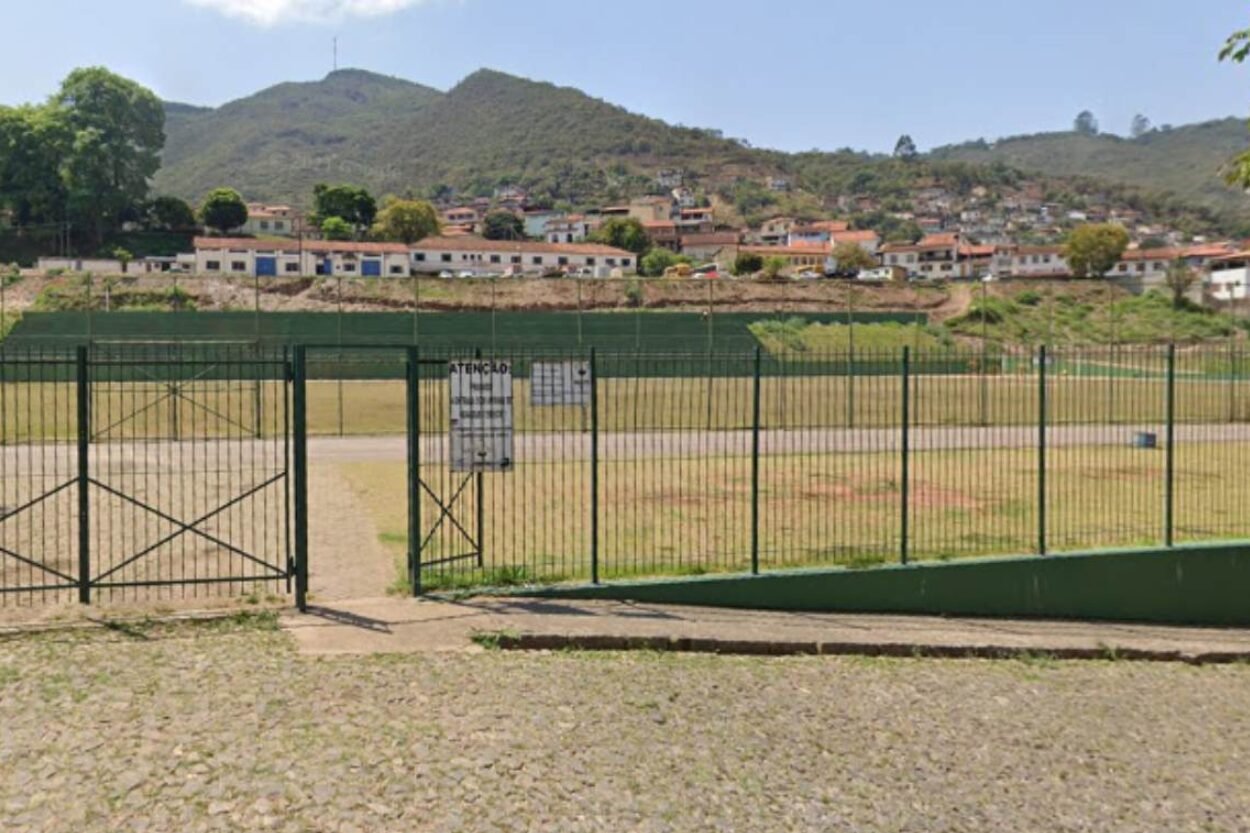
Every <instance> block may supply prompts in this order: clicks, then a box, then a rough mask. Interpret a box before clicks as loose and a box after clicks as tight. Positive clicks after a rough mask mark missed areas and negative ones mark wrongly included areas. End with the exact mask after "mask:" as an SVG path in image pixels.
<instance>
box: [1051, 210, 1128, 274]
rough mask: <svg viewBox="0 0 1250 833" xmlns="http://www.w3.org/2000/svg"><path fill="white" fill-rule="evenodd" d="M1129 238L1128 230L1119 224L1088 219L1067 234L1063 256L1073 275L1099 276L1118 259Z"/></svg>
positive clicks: (1109, 269) (1118, 260) (1117, 261)
mask: <svg viewBox="0 0 1250 833" xmlns="http://www.w3.org/2000/svg"><path fill="white" fill-rule="evenodd" d="M1128 241H1129V237H1128V232H1127V231H1125V230H1124V228H1123V227H1122V226H1117V225H1115V224H1114V223H1087V224H1086V225H1083V226H1077V227H1076V228H1074V229H1073V230H1072V231H1071V232H1070V233H1069V234H1068V239H1067V241H1066V242H1065V243H1064V246H1063V257H1064V259H1065V260H1066V261H1067V262H1068V268H1069V269H1071V270H1072V274H1073V275H1075V276H1076V277H1078V278H1085V277H1095V278H1101V277H1102V276H1103V275H1105V274H1107V272H1109V271H1111V268H1112V267H1113V266H1115V265H1116V264H1117V263H1119V262H1120V258H1121V257H1122V256H1123V255H1124V250H1125V249H1127V248H1128Z"/></svg>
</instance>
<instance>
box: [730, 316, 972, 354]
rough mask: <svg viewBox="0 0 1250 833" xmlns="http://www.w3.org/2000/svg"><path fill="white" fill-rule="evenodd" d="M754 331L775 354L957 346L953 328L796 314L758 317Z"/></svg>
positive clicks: (769, 350) (925, 348) (752, 328)
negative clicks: (827, 320) (816, 319)
mask: <svg viewBox="0 0 1250 833" xmlns="http://www.w3.org/2000/svg"><path fill="white" fill-rule="evenodd" d="M750 330H751V334H752V335H754V336H755V337H756V338H757V339H758V340H759V342H760V344H761V345H763V347H764V349H765V350H767V351H768V352H769V353H771V354H772V355H775V356H786V355H793V354H796V353H819V352H838V351H847V350H850V349H852V348H853V349H854V350H855V351H856V352H860V351H863V352H866V353H867V352H880V353H884V352H898V351H900V350H901V349H902V348H903V347H911V348H913V349H916V350H945V349H948V348H950V347H952V346H954V339H952V338H951V334H950V332H948V331H947V330H945V329H943V328H941V327H930V326H916V325H913V324H898V323H884V324H854V325H850V324H822V323H813V322H810V321H808V320H807V319H805V318H802V317H799V316H795V317H791V318H787V319H784V320H777V319H771V320H768V321H757V322H756V323H754V324H751V325H750Z"/></svg>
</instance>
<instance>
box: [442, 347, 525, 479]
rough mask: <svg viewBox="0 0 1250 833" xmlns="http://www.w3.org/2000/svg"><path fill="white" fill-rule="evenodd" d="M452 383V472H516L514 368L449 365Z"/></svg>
mask: <svg viewBox="0 0 1250 833" xmlns="http://www.w3.org/2000/svg"><path fill="white" fill-rule="evenodd" d="M447 371H448V378H450V380H451V397H450V400H451V470H452V471H468V472H474V471H508V470H510V469H511V468H512V365H511V364H510V363H509V362H498V361H489V360H486V359H473V360H466V361H453V362H448V364H447Z"/></svg>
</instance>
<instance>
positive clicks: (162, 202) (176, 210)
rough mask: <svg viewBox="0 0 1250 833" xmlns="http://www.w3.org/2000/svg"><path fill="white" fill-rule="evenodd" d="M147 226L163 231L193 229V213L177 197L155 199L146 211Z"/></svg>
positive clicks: (189, 207)
mask: <svg viewBox="0 0 1250 833" xmlns="http://www.w3.org/2000/svg"><path fill="white" fill-rule="evenodd" d="M147 221H148V225H149V226H151V227H152V228H159V229H163V230H164V231H180V230H182V229H189V228H194V227H195V212H194V211H192V210H191V206H189V205H187V203H186V202H185V201H184V200H180V199H178V198H177V197H157V198H156V199H154V200H152V203H151V204H150V205H149V206H148V210H147Z"/></svg>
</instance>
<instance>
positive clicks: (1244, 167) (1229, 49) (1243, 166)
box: [1163, 29, 1250, 188]
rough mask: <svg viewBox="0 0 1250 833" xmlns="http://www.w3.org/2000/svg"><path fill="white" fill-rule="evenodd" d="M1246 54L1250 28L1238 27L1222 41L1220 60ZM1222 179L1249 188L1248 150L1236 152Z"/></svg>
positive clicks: (1166, 127)
mask: <svg viewBox="0 0 1250 833" xmlns="http://www.w3.org/2000/svg"><path fill="white" fill-rule="evenodd" d="M1247 56H1250V29H1239V30H1237V31H1236V32H1233V33H1232V34H1231V35H1229V36H1228V40H1226V41H1224V46H1223V48H1222V49H1220V60H1221V61H1234V62H1236V63H1238V64H1240V63H1244V62H1245V60H1246V57H1247ZM1163 129H1164V130H1165V131H1166V130H1170V129H1171V125H1166V124H1165V125H1164V126H1163ZM1224 179H1225V180H1226V181H1227V182H1228V184H1229V185H1237V186H1240V187H1241V188H1250V150H1248V151H1245V152H1243V153H1239V154H1237V156H1235V157H1233V158H1232V159H1231V160H1230V161H1229V164H1228V167H1227V169H1226V170H1225V172H1224Z"/></svg>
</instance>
